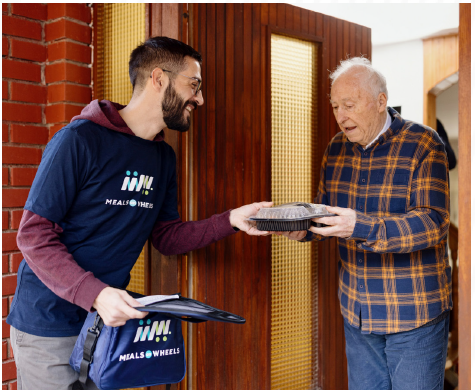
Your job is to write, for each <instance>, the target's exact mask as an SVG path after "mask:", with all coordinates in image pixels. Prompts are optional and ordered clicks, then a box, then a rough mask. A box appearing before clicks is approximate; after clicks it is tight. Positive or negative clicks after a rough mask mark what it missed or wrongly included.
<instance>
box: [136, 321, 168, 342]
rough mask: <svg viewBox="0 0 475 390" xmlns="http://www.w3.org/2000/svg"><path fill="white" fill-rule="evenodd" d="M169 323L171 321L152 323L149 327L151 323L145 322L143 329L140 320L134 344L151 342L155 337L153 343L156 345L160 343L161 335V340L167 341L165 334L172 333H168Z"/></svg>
mask: <svg viewBox="0 0 475 390" xmlns="http://www.w3.org/2000/svg"><path fill="white" fill-rule="evenodd" d="M170 321H171V320H162V321H154V322H153V324H152V326H150V323H151V322H152V321H150V320H147V326H145V327H143V326H142V325H143V324H144V322H143V320H140V322H139V325H141V326H139V327H138V328H137V333H136V334H135V339H134V343H136V342H138V341H145V340H153V338H154V337H155V335H156V336H157V337H156V338H155V341H156V342H157V343H158V342H159V341H160V337H159V336H160V335H163V337H162V340H163V341H167V336H165V335H167V334H171V333H172V332H169V328H170Z"/></svg>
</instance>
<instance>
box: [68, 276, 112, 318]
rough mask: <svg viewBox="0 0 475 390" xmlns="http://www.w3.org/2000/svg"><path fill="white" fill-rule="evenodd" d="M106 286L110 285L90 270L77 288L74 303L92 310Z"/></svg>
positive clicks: (89, 310)
mask: <svg viewBox="0 0 475 390" xmlns="http://www.w3.org/2000/svg"><path fill="white" fill-rule="evenodd" d="M106 287H109V286H108V285H107V284H105V283H103V282H101V281H100V280H99V279H97V278H96V277H95V276H94V275H93V274H92V273H91V272H88V273H87V274H86V276H85V277H84V279H83V280H82V282H81V283H80V284H79V287H78V289H77V290H76V294H75V296H74V302H73V303H74V304H76V305H78V306H80V307H82V308H83V309H84V310H87V311H88V312H92V311H93V307H92V304H93V303H94V301H95V300H96V298H97V296H98V295H99V293H100V292H101V291H102V290H104V289H105V288H106Z"/></svg>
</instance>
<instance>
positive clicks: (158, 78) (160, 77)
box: [150, 68, 169, 92]
mask: <svg viewBox="0 0 475 390" xmlns="http://www.w3.org/2000/svg"><path fill="white" fill-rule="evenodd" d="M150 78H151V81H152V88H153V89H155V90H156V91H157V92H161V91H162V90H165V88H166V87H167V85H168V82H169V79H168V77H167V76H166V75H165V72H164V71H163V70H162V69H160V68H155V69H154V70H153V71H152V74H151V76H150Z"/></svg>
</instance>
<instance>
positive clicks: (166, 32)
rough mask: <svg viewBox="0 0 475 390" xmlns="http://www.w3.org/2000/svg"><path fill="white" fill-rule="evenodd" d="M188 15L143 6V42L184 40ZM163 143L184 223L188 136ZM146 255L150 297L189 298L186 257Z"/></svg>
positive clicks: (156, 389) (172, 134) (176, 7)
mask: <svg viewBox="0 0 475 390" xmlns="http://www.w3.org/2000/svg"><path fill="white" fill-rule="evenodd" d="M186 12H187V7H186V5H183V4H176V3H175V4H173V3H168V4H161V3H151V4H148V5H147V6H146V13H145V16H146V24H145V28H146V38H148V37H154V36H168V37H171V38H175V39H178V40H183V30H184V29H185V30H186V29H187V26H186V24H187V19H186V18H184V14H186ZM165 139H166V141H167V143H168V144H170V145H171V146H172V148H173V150H174V151H175V153H176V155H177V182H178V211H179V213H180V216H181V218H182V219H184V220H186V219H187V210H188V196H187V193H188V185H187V183H188V181H187V175H188V174H187V172H188V167H187V163H186V158H185V156H186V155H187V153H188V152H187V145H188V134H187V133H179V132H177V131H173V130H169V129H165ZM147 250H148V253H149V255H148V256H147V260H148V261H149V264H150V266H149V273H147V272H146V278H147V279H148V280H150V282H149V286H150V287H149V289H148V293H149V294H175V293H177V292H181V293H182V294H183V295H184V296H187V295H188V291H187V283H186V272H187V268H186V265H187V258H186V255H179V256H164V255H162V254H160V253H159V252H158V251H157V250H156V249H155V248H154V247H153V246H152V245H150V243H148V245H147ZM183 335H184V338H185V350H186V349H187V348H188V345H187V344H188V343H187V326H186V325H183ZM187 387H188V380H187V377H185V379H184V380H183V381H182V382H181V383H178V384H174V385H172V386H171V387H170V390H177V389H179V390H184V389H186V388H187ZM150 389H153V390H165V385H162V386H152V387H150ZM167 390H168V389H167Z"/></svg>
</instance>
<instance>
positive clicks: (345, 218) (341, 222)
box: [309, 206, 356, 238]
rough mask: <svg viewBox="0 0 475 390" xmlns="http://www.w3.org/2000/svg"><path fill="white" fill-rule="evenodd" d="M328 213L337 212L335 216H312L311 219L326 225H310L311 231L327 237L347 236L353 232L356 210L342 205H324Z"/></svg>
mask: <svg viewBox="0 0 475 390" xmlns="http://www.w3.org/2000/svg"><path fill="white" fill-rule="evenodd" d="M326 209H327V211H328V212H329V213H332V214H337V216H336V217H322V218H314V219H313V220H312V221H314V222H319V223H324V224H325V225H328V226H327V227H320V228H317V227H311V228H310V229H309V230H310V231H311V232H312V233H315V234H320V235H321V236H328V237H330V236H331V237H341V238H348V237H351V235H352V234H353V230H354V229H355V224H356V211H355V210H353V209H346V208H343V207H331V206H326Z"/></svg>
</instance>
